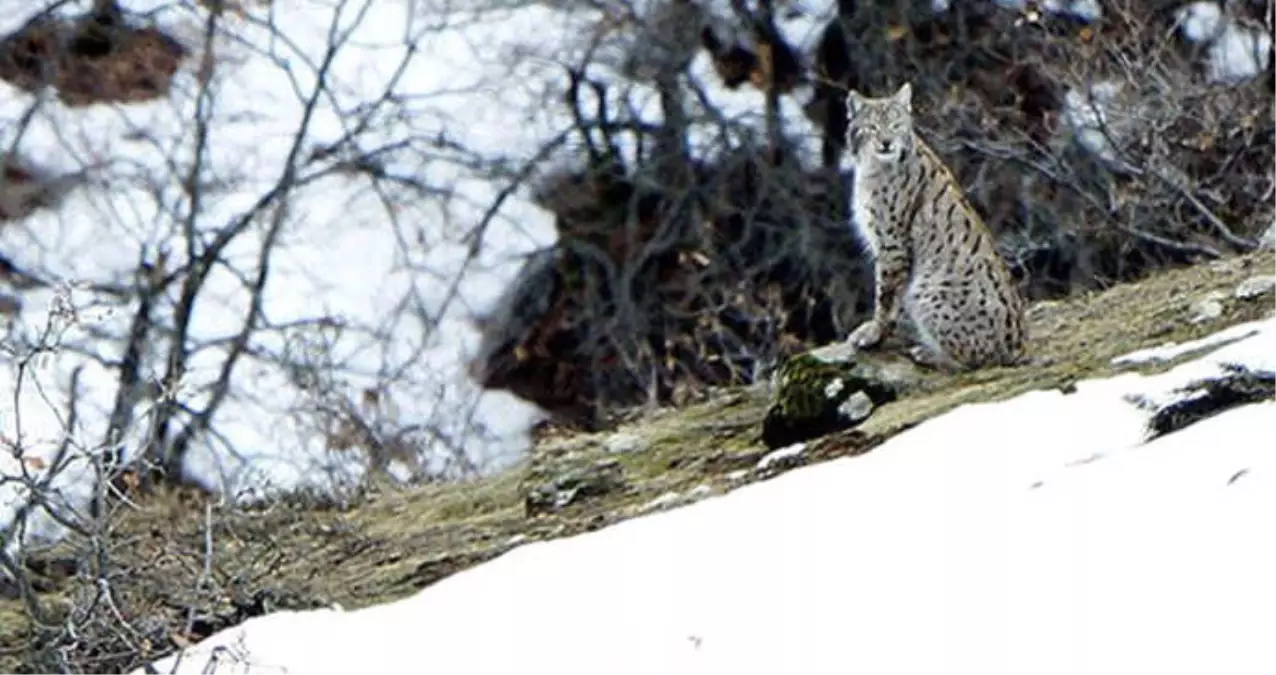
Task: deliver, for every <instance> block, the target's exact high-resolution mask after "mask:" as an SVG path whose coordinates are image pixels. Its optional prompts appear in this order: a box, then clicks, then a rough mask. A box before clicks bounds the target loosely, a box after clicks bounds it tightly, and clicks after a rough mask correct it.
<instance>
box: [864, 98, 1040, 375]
mask: <svg viewBox="0 0 1276 675" xmlns="http://www.w3.org/2000/svg"><path fill="white" fill-rule="evenodd" d="M847 112H848V116H849V119H850V122H849V125H848V128H847V148H848V150H849V152H850V153H851V156H852V158H853V161H854V164H855V181H854V188H853V192H852V198H851V199H852V204H851V212H852V219H853V223H854V226H855V228H856V230H857V231H858V232H859V234H860V236H861V237H862V238H863V239H864V241H865V242H866V243H867V244H868V246H869V248H870V249H871V251H872V254H873V257H874V266H873V267H874V277H875V278H874V281H875V294H874V295H875V303H874V310H873V317H872V318H871V319H870V320H868V321H866V322H864V323H863V324H861V325H860V326H859V327H858V328H856V329H855V330H854V331H852V332H851V335H850V337H849V338H848V341H850V342H851V343H852V344H854V345H855V346H856V347H858V348H871V347H874V346H876V345H878V344H879V343H881V342H882V340H884V339H885V338H886V337H888V336H889V335H890V334H891V333H892V332H893V331H894V330H895V328H896V326H897V324H898V321H899V319H900V317H901V314H902V315H903V316H904V317H906V318H907V319H909V320H910V322H911V323H912V325H913V327H914V329H915V330H914V332H915V334H916V342H917V345H916V346H915V347H913V348H912V350H911V352H910V353H911V355H912V356H913V358H914V359H915V360H917V361H919V362H922V363H925V364H927V365H930V366H934V367H940V368H946V369H954V370H967V369H975V368H982V367H988V366H996V365H1011V364H1017V363H1021V362H1023V361H1024V359H1025V357H1024V354H1025V338H1026V336H1025V330H1024V316H1023V313H1024V302H1023V299H1022V298H1021V297H1020V296H1019V293H1018V291H1017V290H1016V289H1015V286H1014V281H1013V278H1012V277H1011V275H1010V271H1009V269H1008V268H1007V266H1006V263H1005V261H1004V260H1003V259H1002V257H1001V255H1000V253H998V251H997V247H996V243H995V242H994V240H993V237H992V234H991V233H990V232H989V231H988V228H987V227H986V226H985V225H984V222H983V219H981V218H980V217H979V214H978V213H976V212H975V210H974V209H973V208H972V207H971V206H970V203H969V202H968V201H967V200H966V197H965V195H964V194H963V192H962V189H961V186H960V185H958V184H957V181H956V179H954V178H953V175H952V173H951V172H950V171H949V170H948V168H947V167H946V166H945V165H944V162H943V160H941V159H940V158H939V156H938V155H936V154H935V152H934V150H932V149H931V148H930V147H929V146H927V145H926V143H925V142H924V141H922V139H921V138H920V137H918V135H917V134H916V133H915V132H914V130H913V114H912V88H911V87H910V86H909V85H908V84H907V83H906V84H904V85H903V86H902V87H900V88H899V90H898V91H897V92H895V94H893V95H891V96H887V97H883V98H868V97H866V96H864V95H862V94H860V93H859V92H856V91H852V92H850V94H849V95H848V96H847Z"/></svg>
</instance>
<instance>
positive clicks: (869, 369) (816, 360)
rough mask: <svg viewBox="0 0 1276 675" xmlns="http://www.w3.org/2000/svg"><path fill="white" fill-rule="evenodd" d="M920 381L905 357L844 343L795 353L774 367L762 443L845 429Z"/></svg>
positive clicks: (774, 443) (786, 442)
mask: <svg viewBox="0 0 1276 675" xmlns="http://www.w3.org/2000/svg"><path fill="white" fill-rule="evenodd" d="M921 379H922V374H921V371H920V370H919V369H918V367H917V366H915V365H914V364H912V363H911V362H909V361H904V360H892V359H891V358H890V357H888V356H885V355H881V354H869V353H866V352H856V351H855V350H854V348H852V347H851V346H849V345H847V344H832V345H828V346H825V347H821V348H819V349H815V350H812V351H809V352H805V353H802V354H799V355H797V356H795V357H793V358H791V359H789V360H787V361H785V362H784V363H783V364H781V366H780V367H779V368H778V369H777V370H776V373H775V376H774V379H773V385H774V394H773V398H772V402H771V405H770V406H769V407H768V408H767V412H766V416H765V417H764V418H763V421H762V442H763V443H764V444H765V445H766V446H767V447H769V448H782V447H784V446H787V445H792V444H793V443H799V442H801V441H806V440H810V439H812V438H819V437H820V436H825V435H827V434H831V433H834V432H837V431H843V430H845V429H850V428H852V427H854V426H856V425H858V424H860V423H861V422H863V421H864V420H866V419H868V416H869V415H871V414H872V413H873V410H874V409H876V408H877V407H878V406H881V405H885V404H887V403H889V402H891V401H894V400H896V399H897V398H899V397H900V396H902V395H903V394H904V393H905V392H907V391H908V390H910V389H912V388H914V387H916V386H917V385H918V384H919V383H920V381H921Z"/></svg>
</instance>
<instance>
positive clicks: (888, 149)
mask: <svg viewBox="0 0 1276 675" xmlns="http://www.w3.org/2000/svg"><path fill="white" fill-rule="evenodd" d="M878 151H879V152H881V153H882V154H883V155H889V154H892V153H894V152H895V142H894V141H892V140H891V139H889V138H888V139H886V140H883V141H881V142H879V143H878Z"/></svg>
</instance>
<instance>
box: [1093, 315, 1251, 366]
mask: <svg viewBox="0 0 1276 675" xmlns="http://www.w3.org/2000/svg"><path fill="white" fill-rule="evenodd" d="M1264 323H1265V322H1263V321H1250V322H1247V323H1241V324H1236V325H1235V326H1231V327H1229V328H1225V329H1223V330H1221V331H1218V332H1217V333H1213V334H1211V335H1207V336H1205V337H1203V338H1200V339H1199V340H1191V341H1188V342H1184V343H1182V344H1180V343H1176V342H1167V343H1165V344H1163V345H1161V346H1159V347H1148V348H1147V349H1139V350H1137V351H1133V352H1130V353H1129V354H1122V355H1121V356H1118V357H1116V358H1114V359H1112V365H1114V366H1131V365H1140V364H1145V363H1163V362H1167V361H1173V360H1174V359H1177V358H1179V357H1180V356H1183V355H1184V354H1190V353H1192V352H1195V351H1200V350H1203V349H1208V348H1210V347H1216V346H1219V345H1223V344H1226V343H1229V342H1235V341H1237V340H1243V339H1245V338H1248V337H1253V336H1255V335H1258V334H1259V333H1260V332H1262V327H1263V325H1264ZM1274 346H1276V345H1274Z"/></svg>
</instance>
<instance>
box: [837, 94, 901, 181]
mask: <svg viewBox="0 0 1276 675" xmlns="http://www.w3.org/2000/svg"><path fill="white" fill-rule="evenodd" d="M912 100H913V88H912V86H911V85H910V84H909V83H907V82H905V83H904V85H903V86H901V87H900V88H899V90H898V91H896V92H895V93H894V94H892V95H890V96H886V97H883V98H869V97H867V96H864V95H863V94H861V93H859V92H858V91H855V90H851V92H850V93H849V94H847V96H846V116H847V120H848V123H847V126H846V141H847V147H848V148H849V149H850V151H851V156H852V157H853V158H854V160H855V163H856V165H857V166H865V165H867V166H878V167H882V168H885V167H886V166H889V165H891V164H896V163H898V162H899V161H900V160H901V159H903V158H904V156H905V155H906V154H907V153H908V152H910V151H911V150H912V147H913V106H912Z"/></svg>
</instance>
